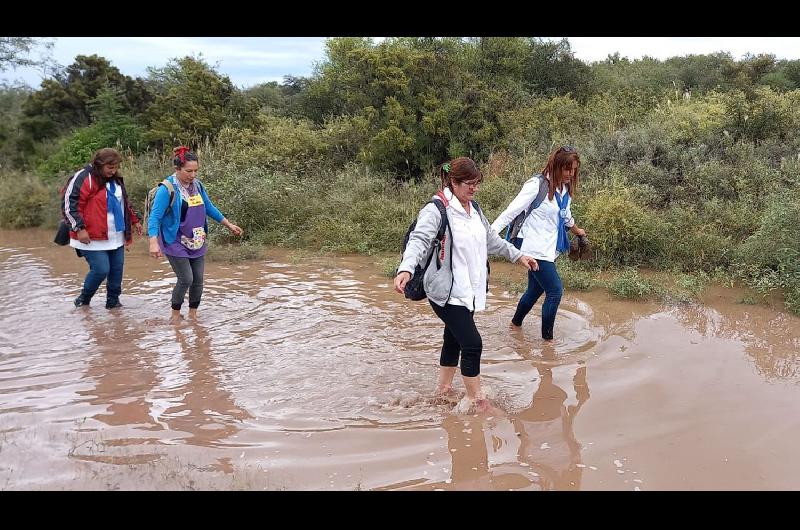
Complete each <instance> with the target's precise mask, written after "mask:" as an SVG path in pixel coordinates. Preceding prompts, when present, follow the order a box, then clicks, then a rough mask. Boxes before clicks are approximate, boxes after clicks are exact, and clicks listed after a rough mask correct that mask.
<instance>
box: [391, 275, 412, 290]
mask: <svg viewBox="0 0 800 530" xmlns="http://www.w3.org/2000/svg"><path fill="white" fill-rule="evenodd" d="M410 279H411V273H410V272H408V271H403V272H400V273H398V274H397V276H395V277H394V290H395V291H397V292H398V293H400V294H403V289H404V288H405V286H406V284H407V283H408V280H410Z"/></svg>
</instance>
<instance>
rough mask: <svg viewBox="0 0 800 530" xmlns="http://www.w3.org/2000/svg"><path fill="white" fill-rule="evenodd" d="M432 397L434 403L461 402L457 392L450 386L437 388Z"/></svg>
mask: <svg viewBox="0 0 800 530" xmlns="http://www.w3.org/2000/svg"><path fill="white" fill-rule="evenodd" d="M433 397H434V399H435V400H436V401H439V400H441V401H444V402H445V403H458V402H459V401H460V400H461V396H460V395H459V393H458V391H457V390H456V389H455V388H453V387H452V386H445V387H440V388H437V389H436V392H435V393H434V395H433Z"/></svg>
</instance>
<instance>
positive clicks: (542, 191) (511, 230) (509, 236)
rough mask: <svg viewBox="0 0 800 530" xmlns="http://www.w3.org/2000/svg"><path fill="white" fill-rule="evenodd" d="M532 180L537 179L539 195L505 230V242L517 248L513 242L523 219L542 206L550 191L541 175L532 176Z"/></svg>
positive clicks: (523, 221) (548, 185)
mask: <svg viewBox="0 0 800 530" xmlns="http://www.w3.org/2000/svg"><path fill="white" fill-rule="evenodd" d="M532 178H538V179H539V193H537V194H536V198H535V199H533V202H532V203H531V204H530V206H528V208H527V209H526V210H524V211H522V212H520V213H519V215H517V216H516V217H515V218H514V220H513V221H511V223H509V225H508V230H506V241H510V242H511V243H512V244H513V245H514V246H515V247H517V248H519V245H518V244H517V242H516V241H515V240H516V239H517V234H519V231H520V230H521V229H522V225H523V224H524V223H525V219H527V218H528V216H529V215H530V214H531V212H532V211H534V210H535V209H536V208H538V207H539V205H540V204H542V201H543V200H544V198H545V197H547V192H549V191H550V184H549V183H548V182H547V179H546V178H544V176H543V175H542V174H541V173H539V174H537V175H534V176H533V177H532Z"/></svg>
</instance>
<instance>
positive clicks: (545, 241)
mask: <svg viewBox="0 0 800 530" xmlns="http://www.w3.org/2000/svg"><path fill="white" fill-rule="evenodd" d="M580 165H581V159H580V157H579V156H578V152H577V151H576V150H575V148H574V147H571V146H564V147H559V148H558V149H556V150H555V151H554V152H553V153H551V154H550V157H549V158H548V159H547V164H546V165H545V166H544V169H542V173H541V175H536V176H535V177H533V178H531V179H529V180H528V181H527V182H526V183H525V184H524V185H523V186H522V190H520V192H519V193H518V194H517V196H516V197H515V198H514V200H512V201H511V203H510V204H509V205H508V207H507V208H506V209H505V211H504V212H503V213H501V214H500V216H499V217H498V218H497V219H495V221H494V223H492V229H494V231H495V232H498V233H499V232H500V231H501V230H502V229H503V228H504V227H505V226H506V225H508V224H509V223H510V222H511V221H512V220H513V219H515V218H516V217H517V216H518V215H519V214H521V213H522V212H530V213H529V214H528V216H527V217H526V218H525V221H524V223H523V224H522V228H521V229H520V231H519V234H518V236H517V237H518V239H517V242H515V246H517V248H519V249H520V250H521V251H522V253H523V254H525V255H526V256H531V257H532V258H536V261H537V262H538V263H539V267H538V270H535V271H533V270H532V271H529V272H528V289H527V290H526V291H525V293H524V294H523V295H522V298H520V300H519V303H518V304H517V310H516V312H515V313H514V317H513V318H512V319H511V328H512V329H519V328H520V327H521V326H522V320H523V319H524V318H525V316H526V315H527V314H528V313H529V312H530V310H531V309H532V308H533V305H534V304H535V303H536V301H537V300H538V299H539V297H540V296H541V295H542V293H544V294H545V299H544V304H542V338H543V339H545V340H548V341H549V340H553V326H554V324H555V320H556V313H557V312H558V306H559V304H560V303H561V293H562V291H563V289H562V285H561V277H560V276H559V275H558V270H557V269H556V263H555V262H556V258H557V257H558V256H559V254H561V253H564V252H569V238H568V237H567V230H570V231H572V233H573V234H575V235H576V236H585V235H586V231H585V230H583V229H582V228H578V225H576V224H575V220H574V219H573V218H572V211H571V210H570V205H571V204H572V198H573V197H574V196H575V193H576V191H577V187H578V170H579V169H580ZM540 186H547V188H548V189H547V195H546V196H543V197H542V198H541V199H542V200H541V203H540V204H538V205H536V207H535V208H533V209H531V207H532V206H534V205H535V204H536V203H535V200H536V198H537V196H538V195H539V189H540Z"/></svg>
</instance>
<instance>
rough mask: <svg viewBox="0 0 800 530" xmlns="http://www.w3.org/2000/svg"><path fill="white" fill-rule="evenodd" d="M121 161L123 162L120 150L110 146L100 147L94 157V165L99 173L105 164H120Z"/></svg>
mask: <svg viewBox="0 0 800 530" xmlns="http://www.w3.org/2000/svg"><path fill="white" fill-rule="evenodd" d="M120 162H122V155H121V154H119V151H117V150H116V149H112V148H110V147H104V148H102V149H98V150H97V151H95V153H94V156H93V157H92V167H93V168H94V170H95V171H96V172H98V173H99V172H100V170H101V169H103V166H107V165H109V164H119V163H120Z"/></svg>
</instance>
